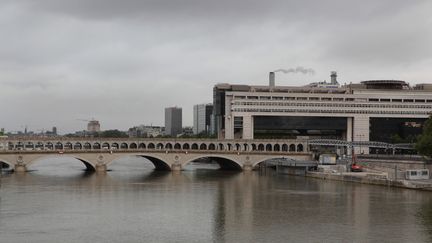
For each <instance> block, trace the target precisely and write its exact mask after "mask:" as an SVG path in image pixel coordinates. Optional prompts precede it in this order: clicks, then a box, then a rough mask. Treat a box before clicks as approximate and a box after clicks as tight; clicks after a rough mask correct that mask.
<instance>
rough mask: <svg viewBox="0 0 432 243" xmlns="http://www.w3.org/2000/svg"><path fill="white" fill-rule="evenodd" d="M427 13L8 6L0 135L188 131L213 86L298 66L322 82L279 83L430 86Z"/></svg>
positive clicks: (57, 3) (296, 4) (1, 11)
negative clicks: (87, 129) (21, 130)
mask: <svg viewBox="0 0 432 243" xmlns="http://www.w3.org/2000/svg"><path fill="white" fill-rule="evenodd" d="M431 8H432V6H431V3H430V2H429V1H394V0H383V1H372V0H366V1H345V0H330V1H325V2H323V1H312V0H305V1H282V0H278V1H258V0H253V1H228V0H221V1H203V0H186V1H138V0H123V1H117V0H116V1H114V0H93V1H88V0H74V1H69V0H68V1H66V0H39V1H33V0H20V1H17V0H4V1H2V2H1V3H0V29H2V33H7V34H4V35H2V43H1V45H0V87H2V89H1V90H0V104H13V105H12V106H13V108H14V109H10V108H9V109H3V110H4V113H5V114H4V116H2V117H0V127H3V126H5V127H6V128H7V129H11V130H16V129H17V128H16V127H17V126H18V125H17V124H16V123H17V121H20V122H21V121H26V122H25V123H27V124H28V125H32V124H31V123H34V124H35V126H36V125H37V126H44V124H52V125H57V126H58V127H60V128H62V130H63V131H73V130H78V129H82V128H83V124H80V123H78V122H76V120H75V119H76V118H80V117H89V118H90V117H95V118H98V119H100V120H101V122H102V125H103V127H104V128H106V129H108V128H119V129H127V128H128V126H132V125H136V124H142V123H146V124H150V123H153V124H163V108H164V107H166V106H172V105H179V106H183V110H184V118H185V124H191V121H192V106H193V104H196V103H203V102H210V101H211V99H212V86H213V85H214V84H215V83H218V82H230V83H234V82H235V83H244V84H251V83H253V84H266V83H267V78H268V72H269V71H272V70H275V69H276V68H279V67H296V66H297V65H304V66H305V67H313V68H314V70H315V71H316V75H315V76H310V75H277V77H276V82H277V84H281V85H282V84H283V85H299V84H304V83H305V82H312V81H319V80H322V79H327V78H328V75H329V71H331V70H336V71H339V77H340V79H341V80H343V81H347V82H349V81H354V82H355V81H358V80H359V79H364V78H378V77H384V78H386V77H389V76H391V78H400V77H408V78H409V77H415V78H416V80H419V82H421V81H422V82H427V81H430V79H431V76H432V74H431V72H430V71H429V66H430V65H431V62H432V61H431V60H430V56H431V54H432V53H431V50H432V49H431V47H430V44H429V43H430V42H431V34H432V33H431V32H432V31H431V30H430V28H429V26H431V24H432V22H431V17H429V13H428V12H427V11H428V10H429V9H431ZM400 67H405V68H404V69H403V70H402V69H400ZM418 70H422V71H421V72H419V71H418ZM365 74H367V75H368V76H367V77H366V75H365ZM28 97H33V99H32V98H28ZM34 97H37V100H36V101H35V100H34ZM14 100H19V102H14V103H13V102H12V101H14ZM47 107H49V108H50V109H47ZM3 108H5V107H3Z"/></svg>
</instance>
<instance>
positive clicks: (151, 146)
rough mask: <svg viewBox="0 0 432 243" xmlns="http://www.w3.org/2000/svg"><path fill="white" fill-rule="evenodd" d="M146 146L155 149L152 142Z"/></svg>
mask: <svg viewBox="0 0 432 243" xmlns="http://www.w3.org/2000/svg"><path fill="white" fill-rule="evenodd" d="M147 148H148V149H155V145H154V143H149V144H148V145H147Z"/></svg>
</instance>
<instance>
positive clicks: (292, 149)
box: [289, 144, 296, 152]
mask: <svg viewBox="0 0 432 243" xmlns="http://www.w3.org/2000/svg"><path fill="white" fill-rule="evenodd" d="M295 149H296V147H295V145H294V144H290V146H289V151H290V152H295Z"/></svg>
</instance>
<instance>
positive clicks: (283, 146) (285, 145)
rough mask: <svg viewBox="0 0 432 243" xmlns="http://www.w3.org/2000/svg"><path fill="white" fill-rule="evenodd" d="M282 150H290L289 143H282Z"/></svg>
mask: <svg viewBox="0 0 432 243" xmlns="http://www.w3.org/2000/svg"><path fill="white" fill-rule="evenodd" d="M282 151H283V152H288V145H287V144H282Z"/></svg>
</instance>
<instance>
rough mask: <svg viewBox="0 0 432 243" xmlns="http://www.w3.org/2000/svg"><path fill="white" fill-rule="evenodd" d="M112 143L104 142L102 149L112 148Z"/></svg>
mask: <svg viewBox="0 0 432 243" xmlns="http://www.w3.org/2000/svg"><path fill="white" fill-rule="evenodd" d="M110 148H111V145H110V144H109V143H103V144H102V149H110Z"/></svg>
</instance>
